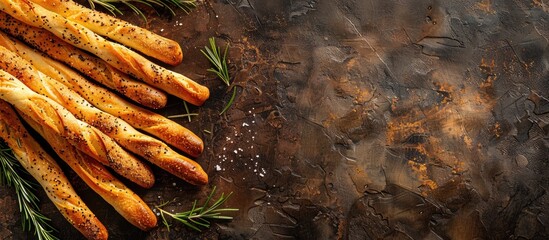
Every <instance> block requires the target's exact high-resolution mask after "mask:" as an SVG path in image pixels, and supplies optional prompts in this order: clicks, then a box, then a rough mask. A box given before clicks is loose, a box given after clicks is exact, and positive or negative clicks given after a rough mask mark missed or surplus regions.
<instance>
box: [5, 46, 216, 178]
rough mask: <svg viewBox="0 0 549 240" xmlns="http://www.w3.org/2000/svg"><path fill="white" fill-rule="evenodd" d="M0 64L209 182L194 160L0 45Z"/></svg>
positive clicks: (117, 136) (164, 163) (168, 165)
mask: <svg viewBox="0 0 549 240" xmlns="http://www.w3.org/2000/svg"><path fill="white" fill-rule="evenodd" d="M0 68H3V69H4V70H5V71H6V72H8V73H10V74H12V75H15V76H16V77H17V78H18V79H19V80H21V81H22V82H23V83H25V85H27V86H28V87H29V88H30V89H32V90H34V91H35V92H38V93H40V94H43V95H45V96H47V97H48V98H50V99H52V100H54V101H56V102H57V103H59V104H60V105H62V106H63V107H65V108H67V110H69V111H70V112H71V113H72V114H74V116H75V117H76V118H78V119H80V120H82V121H85V122H87V123H89V124H90V125H92V126H94V127H96V128H97V129H99V130H100V131H102V132H103V133H105V134H107V135H108V136H109V137H112V138H113V139H114V140H115V141H116V142H118V143H119V144H120V145H121V146H123V147H125V148H126V149H128V150H129V151H131V152H133V153H135V154H138V155H140V156H141V157H143V158H145V159H147V160H148V161H150V162H151V163H153V164H155V165H157V166H159V167H160V168H162V169H164V170H166V171H168V172H170V173H171V174H173V175H175V176H177V177H179V178H181V179H183V180H185V181H187V182H189V183H192V184H195V185H203V184H206V183H207V182H208V176H207V174H206V173H205V172H204V170H202V167H201V166H200V165H199V164H198V163H196V162H195V161H193V160H191V159H189V158H187V157H185V156H182V155H180V154H178V153H177V152H175V151H174V150H172V149H171V148H170V147H169V146H168V145H166V144H165V143H163V142H162V141H159V140H157V139H155V138H152V137H150V136H148V135H145V134H142V133H141V132H139V131H137V130H135V129H134V128H133V127H132V126H131V125H129V124H128V123H126V122H125V121H124V120H122V119H120V118H117V117H114V116H112V115H110V114H108V113H105V112H103V111H101V110H99V109H97V108H95V107H93V106H92V105H91V104H90V103H89V102H88V101H86V100H85V99H84V98H83V97H82V96H80V95H78V93H76V92H74V91H72V90H70V89H68V88H67V87H66V86H65V85H63V84H62V83H60V82H57V81H55V80H53V79H51V78H50V77H48V76H46V75H45V74H43V73H42V72H39V71H36V70H34V69H33V68H32V67H31V64H30V63H28V62H27V61H25V60H24V59H22V58H21V57H19V56H18V55H17V54H16V53H14V52H11V51H9V50H8V49H6V48H5V47H3V46H0Z"/></svg>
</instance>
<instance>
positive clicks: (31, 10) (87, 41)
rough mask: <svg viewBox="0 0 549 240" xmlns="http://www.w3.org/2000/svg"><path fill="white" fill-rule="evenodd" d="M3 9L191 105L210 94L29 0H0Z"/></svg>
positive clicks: (197, 85)
mask: <svg viewBox="0 0 549 240" xmlns="http://www.w3.org/2000/svg"><path fill="white" fill-rule="evenodd" d="M0 10H2V11H4V12H6V13H8V14H10V15H11V16H12V17H14V18H16V19H19V20H20V21H22V22H25V23H27V24H29V25H32V26H35V27H41V28H44V29H46V30H48V31H50V32H51V33H53V34H54V35H56V36H57V37H59V38H61V39H63V40H64V41H66V42H68V43H70V44H72V45H74V46H76V47H79V48H81V49H84V50H86V51H89V52H91V53H93V54H94V55H96V56H98V57H99V58H101V59H103V60H105V61H106V62H107V63H109V64H110V65H111V66H114V67H115V68H117V69H119V70H121V71H123V72H126V73H128V74H131V75H133V76H134V77H137V78H138V79H140V80H143V81H144V82H147V83H149V84H151V85H152V86H154V87H158V88H160V89H162V90H164V91H166V92H168V93H170V94H173V95H174V96H177V97H179V98H182V99H183V100H185V101H187V102H189V103H191V104H194V105H202V104H203V103H204V101H206V99H207V98H208V97H209V95H210V92H209V90H208V88H207V87H205V86H202V85H200V84H198V83H196V82H194V81H193V80H191V79H189V78H187V77H185V76H183V75H181V74H179V73H176V72H172V71H170V70H167V69H165V68H163V67H161V66H159V65H157V64H154V63H152V62H151V61H149V60H147V59H146V58H144V57H143V56H141V55H139V54H137V53H135V52H133V51H131V50H129V49H128V48H126V47H124V46H122V45H120V44H117V43H113V42H110V41H107V40H106V39H104V38H103V37H101V36H99V35H98V34H96V33H94V32H92V31H91V30H89V29H87V28H86V27H84V26H82V25H80V24H78V23H75V22H72V21H70V20H68V19H66V18H64V17H62V16H61V15H59V14H56V13H54V12H51V11H49V10H47V9H44V8H43V7H41V6H40V5H37V4H34V3H32V2H29V1H28V0H0Z"/></svg>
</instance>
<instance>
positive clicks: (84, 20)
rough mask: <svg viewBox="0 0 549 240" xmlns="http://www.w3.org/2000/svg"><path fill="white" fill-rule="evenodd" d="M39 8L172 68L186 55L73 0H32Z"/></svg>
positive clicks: (164, 40) (163, 40) (176, 46)
mask: <svg viewBox="0 0 549 240" xmlns="http://www.w3.org/2000/svg"><path fill="white" fill-rule="evenodd" d="M32 1H33V2H35V3H37V4H39V5H40V6H42V7H44V8H46V9H48V10H50V11H52V12H56V13H58V14H59V15H61V16H63V17H65V18H67V19H69V20H71V21H74V22H76V23H79V24H82V25H83V26H85V27H87V28H88V29H90V30H92V31H94V32H95V33H97V34H99V35H103V36H107V37H109V38H110V39H112V40H114V41H117V42H119V43H122V44H124V45H126V46H128V47H131V48H133V49H136V50H137V51H140V52H142V53H144V54H145V55H147V56H151V57H154V58H156V59H158V60H160V61H163V62H165V63H168V64H171V65H177V64H180V63H181V60H182V59H183V53H182V52H181V47H180V46H179V44H178V43H177V42H175V41H173V40H170V39H167V38H164V37H162V36H160V35H157V34H155V33H153V32H151V31H149V30H147V29H144V28H140V27H138V26H135V25H132V24H130V23H128V22H125V21H123V20H120V19H118V18H115V17H113V16H111V15H108V14H104V13H102V12H98V11H94V10H91V9H89V8H86V7H84V6H82V5H80V4H78V3H75V2H73V1H71V0H32Z"/></svg>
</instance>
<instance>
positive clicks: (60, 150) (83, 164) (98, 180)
mask: <svg viewBox="0 0 549 240" xmlns="http://www.w3.org/2000/svg"><path fill="white" fill-rule="evenodd" d="M21 117H22V118H23V119H24V120H25V122H27V123H28V124H29V125H30V126H31V127H32V128H33V129H34V130H36V131H37V132H38V133H39V134H40V135H41V136H42V137H43V138H44V139H46V141H47V142H48V143H49V144H50V146H51V147H52V148H53V150H54V151H55V152H56V153H57V155H59V157H60V158H61V159H63V161H65V162H66V163H67V164H68V165H69V166H70V167H71V169H72V170H74V171H75V172H76V174H78V176H79V177H80V178H81V179H82V180H83V181H84V182H85V183H86V184H87V185H88V186H89V187H90V188H91V189H92V190H93V191H95V192H96V193H97V194H99V195H100V196H101V197H102V198H103V199H105V201H107V202H108V203H109V204H110V205H111V206H113V207H114V209H115V210H116V211H117V212H118V213H120V215H122V217H124V218H125V219H126V220H128V222H130V223H131V224H133V225H134V226H136V227H138V228H140V229H141V230H148V229H151V228H153V227H155V226H156V216H155V215H154V213H153V212H152V211H151V209H150V208H149V207H148V206H147V204H145V202H143V200H141V198H140V197H139V196H137V194H135V193H134V192H133V191H132V190H131V189H129V188H127V187H126V186H125V185H124V184H123V183H122V182H120V181H118V179H116V178H115V177H114V176H113V175H112V174H110V173H109V170H107V168H105V167H104V166H103V165H101V164H100V163H99V162H97V161H96V160H95V159H93V158H91V157H90V156H88V155H86V154H84V153H82V152H80V151H79V150H77V149H76V148H75V147H73V146H72V145H70V144H69V143H68V142H67V141H66V140H65V139H63V138H62V137H60V136H59V135H57V134H55V133H53V132H52V131H49V130H48V129H46V128H44V127H42V126H41V125H40V124H38V123H37V122H36V121H34V120H32V119H31V118H30V117H28V116H26V115H24V114H21Z"/></svg>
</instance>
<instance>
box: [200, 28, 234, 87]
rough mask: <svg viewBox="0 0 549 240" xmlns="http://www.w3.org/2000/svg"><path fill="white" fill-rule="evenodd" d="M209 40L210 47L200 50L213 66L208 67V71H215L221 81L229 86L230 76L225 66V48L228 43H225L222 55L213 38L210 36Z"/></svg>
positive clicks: (227, 47) (226, 48)
mask: <svg viewBox="0 0 549 240" xmlns="http://www.w3.org/2000/svg"><path fill="white" fill-rule="evenodd" d="M209 40H210V47H211V48H208V47H205V48H204V50H200V51H201V52H202V54H204V56H206V58H208V60H210V62H211V63H212V64H213V66H214V67H213V68H210V69H208V72H213V73H215V74H216V75H217V76H218V77H219V79H221V81H223V82H224V83H225V84H226V85H227V86H230V85H231V78H230V76H229V68H228V67H227V50H228V49H229V44H227V46H226V47H225V51H224V52H223V56H221V49H220V48H219V47H218V46H217V45H216V44H215V38H214V37H211V38H210V39H209Z"/></svg>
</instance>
